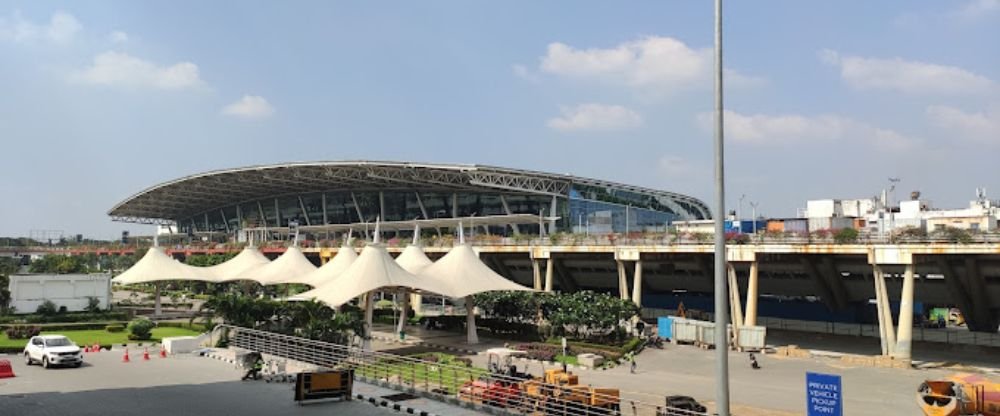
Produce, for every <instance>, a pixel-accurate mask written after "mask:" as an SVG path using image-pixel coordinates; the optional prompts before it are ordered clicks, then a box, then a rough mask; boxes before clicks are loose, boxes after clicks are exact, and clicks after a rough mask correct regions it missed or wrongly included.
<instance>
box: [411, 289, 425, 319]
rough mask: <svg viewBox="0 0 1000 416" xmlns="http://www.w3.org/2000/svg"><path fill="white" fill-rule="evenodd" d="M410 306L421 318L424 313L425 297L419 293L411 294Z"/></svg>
mask: <svg viewBox="0 0 1000 416" xmlns="http://www.w3.org/2000/svg"><path fill="white" fill-rule="evenodd" d="M410 305H411V307H412V308H413V314H414V315H416V316H420V315H421V314H423V313H424V295H421V294H419V293H411V294H410Z"/></svg>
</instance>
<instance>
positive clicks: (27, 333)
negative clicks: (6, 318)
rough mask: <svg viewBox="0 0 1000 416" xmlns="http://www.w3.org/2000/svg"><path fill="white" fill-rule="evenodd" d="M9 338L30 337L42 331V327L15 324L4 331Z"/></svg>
mask: <svg viewBox="0 0 1000 416" xmlns="http://www.w3.org/2000/svg"><path fill="white" fill-rule="evenodd" d="M4 332H5V333H6V334H7V338H8V339H28V338H31V337H33V336H36V335H38V334H40V333H42V328H40V327H38V326H37V325H15V326H10V327H8V328H7V330H6V331H4Z"/></svg>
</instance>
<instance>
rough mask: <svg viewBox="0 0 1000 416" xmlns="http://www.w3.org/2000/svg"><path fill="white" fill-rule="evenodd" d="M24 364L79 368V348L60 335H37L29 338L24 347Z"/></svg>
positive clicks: (81, 359)
mask: <svg viewBox="0 0 1000 416" xmlns="http://www.w3.org/2000/svg"><path fill="white" fill-rule="evenodd" d="M24 363H25V364H27V365H31V364H34V363H39V364H41V365H42V367H45V368H49V367H52V366H56V365H70V366H73V367H79V366H80V365H82V364H83V354H81V353H80V347H78V346H76V344H74V343H73V341H70V340H69V338H66V337H64V336H62V335H39V336H35V337H31V339H30V340H28V345H26V346H25V347H24Z"/></svg>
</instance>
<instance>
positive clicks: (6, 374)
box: [0, 360, 14, 378]
mask: <svg viewBox="0 0 1000 416" xmlns="http://www.w3.org/2000/svg"><path fill="white" fill-rule="evenodd" d="M10 377H14V368H13V367H11V366H10V360H0V378H10Z"/></svg>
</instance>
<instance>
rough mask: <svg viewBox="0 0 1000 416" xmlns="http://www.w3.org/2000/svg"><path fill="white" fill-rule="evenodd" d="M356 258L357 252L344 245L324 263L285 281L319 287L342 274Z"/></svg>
mask: <svg viewBox="0 0 1000 416" xmlns="http://www.w3.org/2000/svg"><path fill="white" fill-rule="evenodd" d="M357 259H358V253H355V252H354V249H353V248H351V247H347V246H344V247H341V248H340V250H337V255H336V256H333V258H332V259H330V261H328V262H326V264H324V265H322V266H320V267H319V268H318V269H316V270H313V271H311V272H309V273H306V274H304V275H301V276H298V277H293V278H291V279H288V280H286V281H285V283H300V284H304V285H309V286H312V287H314V288H316V287H320V286H323V285H324V284H326V283H330V282H332V281H333V280H334V279H336V278H337V276H340V275H341V274H343V273H344V271H346V270H347V269H348V268H349V267H351V265H352V264H354V261H355V260H357Z"/></svg>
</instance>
